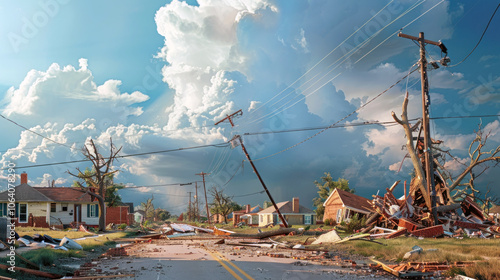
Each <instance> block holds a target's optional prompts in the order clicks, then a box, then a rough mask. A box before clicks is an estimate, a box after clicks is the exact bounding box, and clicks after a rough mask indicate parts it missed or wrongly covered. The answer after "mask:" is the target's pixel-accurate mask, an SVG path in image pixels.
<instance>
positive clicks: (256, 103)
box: [248, 101, 262, 112]
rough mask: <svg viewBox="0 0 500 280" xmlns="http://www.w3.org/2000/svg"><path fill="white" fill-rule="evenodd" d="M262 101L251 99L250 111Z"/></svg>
mask: <svg viewBox="0 0 500 280" xmlns="http://www.w3.org/2000/svg"><path fill="white" fill-rule="evenodd" d="M260 103H262V102H260V101H250V106H248V112H250V111H252V110H255V109H257V105H259V104H260Z"/></svg>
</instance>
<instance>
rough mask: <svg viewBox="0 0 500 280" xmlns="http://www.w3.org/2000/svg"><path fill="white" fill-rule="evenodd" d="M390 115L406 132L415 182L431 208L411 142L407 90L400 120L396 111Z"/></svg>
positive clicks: (424, 181) (422, 173)
mask: <svg viewBox="0 0 500 280" xmlns="http://www.w3.org/2000/svg"><path fill="white" fill-rule="evenodd" d="M392 117H393V118H394V120H395V121H396V122H397V123H399V124H400V125H402V126H403V128H404V131H405V134H406V148H407V149H408V154H410V158H411V162H412V163H413V167H414V168H415V173H416V178H415V179H416V183H417V184H418V187H419V189H420V191H421V192H422V196H423V197H424V200H425V205H426V206H427V208H428V209H431V197H430V194H429V193H428V192H427V188H426V187H425V186H426V185H427V182H426V179H425V176H424V170H423V168H422V165H421V162H420V159H419V158H418V156H417V153H416V152H415V148H414V147H415V145H414V144H413V134H412V131H411V128H410V123H409V122H408V92H407V93H406V95H405V99H404V101H403V112H402V113H401V120H400V119H398V117H397V116H396V113H394V112H392Z"/></svg>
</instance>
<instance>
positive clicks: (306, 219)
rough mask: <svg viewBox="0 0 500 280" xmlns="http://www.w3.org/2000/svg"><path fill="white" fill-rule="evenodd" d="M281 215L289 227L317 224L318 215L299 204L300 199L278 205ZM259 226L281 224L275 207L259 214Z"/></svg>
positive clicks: (295, 198) (296, 198)
mask: <svg viewBox="0 0 500 280" xmlns="http://www.w3.org/2000/svg"><path fill="white" fill-rule="evenodd" d="M276 206H277V207H278V209H279V211H280V213H281V215H283V217H284V218H285V219H286V221H287V223H288V225H314V224H316V213H315V212H314V211H312V210H311V209H309V208H307V207H304V206H302V205H300V204H299V198H298V197H294V198H293V199H292V201H284V202H280V203H276ZM258 215H259V226H266V225H269V224H273V225H276V224H280V223H281V221H280V219H279V215H278V212H276V209H275V208H274V206H271V207H268V208H266V209H264V210H262V211H260V212H259V213H258Z"/></svg>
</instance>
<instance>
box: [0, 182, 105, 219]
mask: <svg viewBox="0 0 500 280" xmlns="http://www.w3.org/2000/svg"><path fill="white" fill-rule="evenodd" d="M14 198H15V203H14V205H13V206H14V207H13V208H14V209H13V210H14V218H15V219H16V226H21V227H22V226H32V227H53V226H55V227H58V228H62V227H64V226H68V225H71V224H72V225H77V226H78V225H79V224H85V225H88V226H97V225H98V224H99V205H98V202H97V201H96V200H94V199H92V197H91V196H90V195H89V194H87V193H85V192H84V191H82V190H80V189H77V188H63V187H52V188H50V187H47V188H40V187H32V186H30V185H29V184H28V174H26V173H22V174H21V184H20V185H18V186H16V187H15V188H14ZM9 210H10V209H9V192H8V191H4V192H1V193H0V217H5V216H8V214H9V213H8V211H9Z"/></svg>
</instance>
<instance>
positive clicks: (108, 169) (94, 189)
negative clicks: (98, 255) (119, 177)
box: [68, 139, 121, 231]
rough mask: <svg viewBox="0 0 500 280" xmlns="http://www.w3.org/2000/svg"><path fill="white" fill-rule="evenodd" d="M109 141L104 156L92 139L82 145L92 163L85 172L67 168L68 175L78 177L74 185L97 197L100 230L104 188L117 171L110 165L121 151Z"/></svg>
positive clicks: (102, 225)
mask: <svg viewBox="0 0 500 280" xmlns="http://www.w3.org/2000/svg"><path fill="white" fill-rule="evenodd" d="M109 143H110V152H109V156H108V157H106V158H105V157H103V156H102V155H101V154H100V153H99V149H98V148H97V146H96V144H95V143H94V141H93V140H92V139H90V141H89V142H87V143H86V144H85V145H84V147H83V150H82V154H83V156H84V157H85V158H86V159H88V160H89V161H90V162H91V163H92V169H91V170H88V171H87V172H85V171H84V172H82V171H81V170H80V169H79V168H77V169H76V170H77V171H78V173H76V174H75V173H72V172H70V171H69V170H68V173H69V174H70V175H72V176H74V177H76V178H78V179H79V180H78V181H75V184H76V186H78V187H79V188H80V189H82V190H83V191H85V192H86V193H88V194H89V195H90V196H92V197H94V198H95V199H97V201H98V203H99V230H100V231H105V229H106V204H105V195H106V189H107V187H108V184H109V178H110V176H112V174H114V173H116V172H118V170H112V167H113V161H114V160H115V158H116V156H117V155H118V153H119V152H120V151H121V147H120V148H116V147H115V146H114V145H113V141H112V140H111V139H110V140H109ZM111 178H112V177H111ZM84 184H85V186H84Z"/></svg>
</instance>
